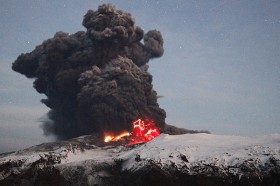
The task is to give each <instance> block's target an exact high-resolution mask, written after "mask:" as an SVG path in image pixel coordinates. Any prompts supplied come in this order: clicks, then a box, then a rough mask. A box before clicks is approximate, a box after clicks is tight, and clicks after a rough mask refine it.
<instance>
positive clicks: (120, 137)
mask: <svg viewBox="0 0 280 186" xmlns="http://www.w3.org/2000/svg"><path fill="white" fill-rule="evenodd" d="M130 135H131V134H130V133H129V132H123V133H121V134H120V135H117V136H112V135H106V136H105V139H104V141H105V142H106V143H108V142H110V141H119V140H120V139H123V137H125V136H130Z"/></svg>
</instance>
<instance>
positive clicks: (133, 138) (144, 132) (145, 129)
mask: <svg viewBox="0 0 280 186" xmlns="http://www.w3.org/2000/svg"><path fill="white" fill-rule="evenodd" d="M132 124H133V131H132V132H131V133H129V132H123V133H121V134H120V135H117V136H112V135H106V136H105V139H104V141H105V142H106V143H108V142H110V141H119V140H123V139H124V137H127V139H128V140H129V143H128V145H135V144H139V143H146V142H149V141H151V140H152V139H154V138H156V137H157V136H159V135H160V131H159V129H158V128H157V126H156V124H155V123H154V121H152V120H148V119H146V120H145V121H144V120H142V119H137V120H136V121H134V122H133V123H132Z"/></svg>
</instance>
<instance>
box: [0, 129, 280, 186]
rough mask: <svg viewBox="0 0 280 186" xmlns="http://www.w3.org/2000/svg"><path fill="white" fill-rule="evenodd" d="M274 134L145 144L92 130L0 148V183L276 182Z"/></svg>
mask: <svg viewBox="0 0 280 186" xmlns="http://www.w3.org/2000/svg"><path fill="white" fill-rule="evenodd" d="M279 141H280V134H274V135H267V136H256V137H240V136H221V135H213V134H184V135H168V134H161V135H160V136H158V137H157V138H155V139H154V140H152V141H150V142H147V143H145V144H138V145H133V146H128V145H113V144H111V143H109V144H107V143H105V142H104V141H103V140H100V138H98V137H96V136H92V135H91V136H81V137H78V138H74V139H71V140H67V141H60V142H53V143H44V144H41V145H37V146H33V147H30V148H27V149H24V150H20V151H17V152H12V153H5V154H0V185H1V186H2V185H3V186H4V185H5V186H12V185H19V186H23V185H25V186H26V185H40V186H47V185H52V186H64V185H65V186H70V185H78V186H79V185H83V186H87V185H100V186H105V185H115V186H124V185H127V186H130V185H131V186H138V185H139V186H140V185H147V186H149V185H153V186H162V185H166V186H175V185H176V186H178V185H179V186H180V185H198V186H203V185H209V186H211V185H219V186H229V185H235V186H237V185H244V186H245V185H246V186H247V185H248V186H249V185H254V186H255V185H257V186H262V185H263V186H267V185H270V186H278V185H280V146H279Z"/></svg>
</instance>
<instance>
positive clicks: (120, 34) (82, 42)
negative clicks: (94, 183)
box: [12, 4, 166, 144]
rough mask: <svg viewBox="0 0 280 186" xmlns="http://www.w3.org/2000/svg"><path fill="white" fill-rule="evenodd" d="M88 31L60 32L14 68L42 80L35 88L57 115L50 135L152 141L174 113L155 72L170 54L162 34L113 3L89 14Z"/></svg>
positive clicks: (48, 127) (52, 118) (48, 131)
mask: <svg viewBox="0 0 280 186" xmlns="http://www.w3.org/2000/svg"><path fill="white" fill-rule="evenodd" d="M83 26H85V28H86V31H79V32H77V33H74V34H68V33H65V32H62V31H60V32H57V33H56V34H55V35H54V37H53V38H50V39H48V40H46V41H44V42H43V43H42V44H41V45H39V46H37V47H36V48H35V49H34V50H33V51H32V52H30V53H26V54H21V55H20V56H19V57H18V58H17V60H16V61H15V62H14V63H13V65H12V69H13V70H14V71H16V72H19V73H21V74H24V75H25V76H26V77H28V78H34V79H35V81H34V88H35V89H36V90H37V92H39V93H42V94H45V95H46V97H47V98H46V99H43V100H42V103H44V104H45V105H46V106H47V107H49V108H50V111H49V113H48V118H49V119H48V120H46V121H44V123H43V125H42V128H43V130H44V133H45V134H46V135H54V136H56V137H57V139H69V138H73V137H78V136H80V135H85V134H93V133H95V134H98V135H99V136H101V135H103V132H104V131H113V133H114V134H120V133H121V132H123V131H132V132H127V133H124V134H122V135H121V136H122V137H114V136H110V137H107V138H106V139H107V140H108V141H109V140H111V141H114V140H118V139H119V138H123V137H124V136H126V137H129V139H130V143H131V144H132V143H141V142H146V141H150V140H151V139H153V138H154V137H156V136H157V135H158V134H159V133H160V131H163V130H164V128H165V117H166V113H165V111H164V110H163V109H161V108H160V107H159V104H158V102H157V99H158V96H157V93H156V91H155V90H153V85H152V75H151V74H150V73H149V72H148V65H147V63H148V61H149V60H150V59H152V58H156V57H161V56H162V55H163V52H164V50H163V38H162V36H161V33H160V32H159V31H157V30H151V31H148V32H147V33H144V31H143V30H142V29H141V28H140V27H138V26H135V24H134V19H133V18H132V17H131V15H130V14H129V13H127V12H124V11H121V10H118V9H116V8H115V7H114V6H112V5H110V4H104V5H101V6H99V7H98V9H97V10H96V11H94V10H89V11H88V12H87V13H86V14H85V16H84V19H83ZM136 118H151V119H150V120H147V121H146V119H144V120H145V121H142V120H137V121H134V120H135V119H136ZM132 123H133V125H131V124H132ZM132 128H133V129H132ZM131 129H132V130H131Z"/></svg>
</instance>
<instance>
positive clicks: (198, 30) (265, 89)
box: [0, 0, 280, 152]
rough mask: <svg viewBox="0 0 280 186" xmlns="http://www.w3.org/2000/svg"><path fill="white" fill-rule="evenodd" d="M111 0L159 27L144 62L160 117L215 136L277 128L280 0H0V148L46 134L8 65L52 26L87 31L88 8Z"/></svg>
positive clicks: (40, 113) (28, 84)
mask: <svg viewBox="0 0 280 186" xmlns="http://www.w3.org/2000/svg"><path fill="white" fill-rule="evenodd" d="M103 3H111V4H113V5H115V6H116V7H117V8H118V9H121V10H124V11H127V12H130V13H131V14H132V16H133V17H134V18H135V21H136V25H138V26H140V27H142V28H143V29H144V30H145V31H148V30H151V29H157V30H159V31H160V32H161V33H162V35H163V38H164V48H165V53H164V55H163V57H161V58H158V59H154V60H151V61H150V62H149V66H150V68H149V72H150V73H151V74H152V75H153V85H154V89H155V90H156V91H157V93H158V94H159V95H160V96H162V98H160V99H159V103H160V106H161V107H162V108H163V109H165V111H166V113H167V118H166V122H167V123H168V124H172V125H175V126H178V127H183V128H187V129H193V130H209V131H210V132H211V133H213V134H222V135H242V136H254V135H264V134H271V133H280V114H279V113H280V106H279V105H280V99H279V95H280V73H279V72H280V32H279V30H280V11H279V10H280V1H278V0H274V1H273V0H271V1H267V0H258V1H253V0H251V1H246V0H244V1H243V0H242V1H227V0H225V1H224V0H220V1H218V0H217V1H216V0H213V1H195V0H194V1H190V0H187V1H186V0H181V1H180V0H168V1H167V0H161V1H128V0H127V1H122V0H116V1H94V0H91V1H86V0H84V1H78V0H76V1H75V0H60V1H47V0H45V1H43V0H37V1H35V0H25V1H21V0H10V1H5V0H1V1H0V24H1V28H0V41H1V43H0V64H1V68H0V152H6V151H11V150H17V149H22V148H25V147H28V146H31V145H35V144H39V143H42V142H46V141H51V140H52V139H51V138H50V137H49V138H47V137H45V136H43V131H42V129H41V128H40V120H43V119H44V117H46V116H45V113H47V112H48V108H47V107H46V106H45V105H43V104H41V103H40V100H41V99H42V98H44V95H40V94H39V93H37V92H36V91H35V90H34V89H33V87H32V82H33V80H30V79H27V78H26V77H24V76H23V75H20V74H18V73H16V72H13V71H12V70H11V64H12V63H13V61H14V60H15V59H16V58H17V56H18V55H19V54H21V53H26V52H31V51H32V50H33V49H34V48H35V47H36V46H37V45H39V44H41V43H42V42H43V41H44V40H46V39H48V38H51V37H53V35H54V34H55V33H56V32H57V31H64V32H68V33H70V34H72V33H75V32H77V31H79V30H85V28H84V27H83V26H82V19H83V16H84V14H85V13H86V12H87V10H88V9H94V10H96V9H97V7H98V5H101V4H103Z"/></svg>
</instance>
